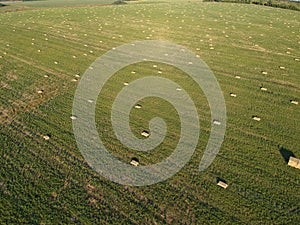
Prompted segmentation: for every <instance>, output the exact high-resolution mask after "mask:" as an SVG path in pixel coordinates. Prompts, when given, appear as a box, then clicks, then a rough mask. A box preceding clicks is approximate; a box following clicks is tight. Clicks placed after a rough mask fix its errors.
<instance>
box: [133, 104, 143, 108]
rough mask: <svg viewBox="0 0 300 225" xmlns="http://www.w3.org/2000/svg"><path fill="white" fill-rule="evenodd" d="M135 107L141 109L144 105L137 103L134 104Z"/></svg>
mask: <svg viewBox="0 0 300 225" xmlns="http://www.w3.org/2000/svg"><path fill="white" fill-rule="evenodd" d="M134 108H136V109H141V108H142V105H140V104H137V105H135V106H134Z"/></svg>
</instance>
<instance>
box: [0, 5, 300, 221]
mask: <svg viewBox="0 0 300 225" xmlns="http://www.w3.org/2000/svg"><path fill="white" fill-rule="evenodd" d="M145 2H146V3H149V4H141V3H139V4H127V5H124V6H101V7H81V8H56V9H45V10H36V11H20V12H12V13H6V14H0V27H1V33H0V43H1V45H0V56H2V57H1V58H0V71H1V90H0V92H1V95H0V111H1V112H2V114H1V130H0V143H1V145H0V146H1V157H0V160H1V165H2V166H1V169H0V187H1V192H0V193H1V194H0V195H1V198H0V199H1V200H0V202H1V203H0V206H1V210H0V218H1V219H0V221H1V223H15V224H16V223H19V224H20V223H45V224H48V223H57V224H60V223H103V224H105V223H107V224H118V223H123V224H128V223H134V224H149V223H155V222H156V223H158V224H163V223H174V224H180V223H181V224H183V223H187V224H218V223H227V224H241V223H247V224H261V223H263V224H296V222H297V221H299V218H300V211H299V210H300V209H299V185H300V179H299V171H298V170H296V169H294V168H290V167H288V166H287V165H286V162H285V161H284V159H283V158H282V156H281V154H280V151H279V150H280V147H284V148H286V149H288V150H290V151H292V152H293V153H294V154H295V155H296V156H297V157H300V149H299V133H300V128H299V126H298V124H299V122H300V117H299V106H297V105H292V104H290V100H297V101H299V100H300V99H299V96H300V93H299V92H300V91H299V90H300V87H299V84H300V82H299V72H300V71H299V63H300V62H299V61H296V60H295V59H297V58H299V57H300V50H299V43H300V37H299V25H300V24H299V23H300V22H299V21H300V18H299V17H300V16H299V13H298V12H293V11H286V10H280V9H273V8H266V7H260V6H255V5H237V4H223V3H218V4H213V3H201V2H197V1H191V2H185V1H176V2H173V3H172V4H170V3H169V2H168V1H165V2H164V3H156V4H154V3H151V2H148V1H145ZM153 2H155V1H153ZM148 39H159V40H167V41H172V42H175V43H178V44H181V45H184V46H186V47H187V48H189V49H190V50H192V51H194V52H195V53H196V54H198V55H200V57H201V58H202V59H203V60H204V61H205V62H206V63H207V64H208V65H209V66H210V68H211V69H212V70H213V72H214V73H215V75H216V77H217V79H218V81H219V83H220V86H221V88H222V90H223V92H224V96H225V100H226V105H227V112H228V127H227V132H226V137H225V140H224V143H223V146H222V149H221V151H220V152H219V154H218V156H217V158H216V160H215V161H214V162H213V164H212V165H211V166H210V167H209V169H208V170H207V171H205V172H202V173H199V172H198V164H199V161H200V159H201V156H202V154H203V152H204V149H205V146H206V144H207V140H208V136H209V130H210V119H211V118H210V112H209V107H208V105H207V102H206V100H205V96H204V95H203V93H202V92H201V91H199V90H198V89H196V88H194V86H195V85H194V84H193V82H192V81H191V80H189V79H188V78H187V75H186V74H184V73H183V72H181V71H179V70H178V69H176V68H173V67H171V66H167V65H164V64H158V63H155V64H156V65H158V67H159V68H160V69H161V70H162V71H163V73H162V74H161V76H164V77H167V78H170V79H172V80H174V81H176V82H178V83H179V84H180V85H181V86H182V87H184V88H185V89H186V90H187V91H188V93H189V94H190V95H191V96H192V97H193V99H195V104H196V106H197V109H198V112H199V117H200V125H201V136H200V139H199V144H198V147H197V149H196V151H195V154H194V156H193V158H192V160H191V162H190V163H188V164H187V165H186V166H185V167H184V168H183V169H182V170H181V171H180V172H179V173H178V174H176V175H175V176H174V177H172V178H170V179H169V180H167V181H165V182H162V183H159V184H156V185H153V186H147V187H140V188H137V187H127V186H121V185H117V184H114V183H112V182H110V181H108V180H106V179H105V178H103V177H101V176H100V175H98V174H97V173H95V172H94V171H93V170H92V169H91V168H90V167H89V166H88V165H87V163H86V162H85V161H84V159H83V157H82V156H81V154H80V151H79V149H78V148H77V146H76V142H75V139H74V136H73V131H72V121H71V119H70V116H71V113H72V101H73V96H74V92H75V89H76V86H77V83H78V81H77V82H74V81H72V80H73V79H80V78H77V77H76V75H80V76H82V75H83V73H84V71H85V70H86V69H87V68H88V67H89V65H90V64H91V63H92V62H93V61H94V60H95V59H96V58H97V57H98V56H100V55H102V54H103V53H105V52H106V51H108V50H110V49H112V48H113V47H117V46H119V45H121V44H125V43H129V42H132V41H135V40H148ZM32 43H33V44H32ZM212 47H213V49H211V48H212ZM38 50H40V52H38ZM74 56H75V57H74ZM54 62H58V64H55V63H54ZM153 64H154V63H152V62H148V63H143V64H138V65H131V66H129V67H126V68H124V69H123V70H121V71H119V72H118V73H117V74H115V76H114V77H113V78H112V79H111V80H110V81H109V82H108V83H107V84H106V87H105V89H104V90H103V92H102V93H101V94H102V95H101V97H100V98H103V99H106V104H105V105H100V104H98V105H97V111H96V112H97V116H96V120H97V125H98V126H97V128H98V131H99V135H100V137H102V138H103V139H104V140H105V144H106V146H108V147H109V148H111V152H112V154H114V155H116V156H117V157H118V158H120V159H121V160H123V161H126V162H129V160H130V158H131V157H132V156H138V157H139V159H140V161H141V164H151V163H154V162H157V161H159V160H161V159H163V158H165V157H166V156H167V155H169V154H170V153H171V152H172V148H173V147H174V145H176V143H177V141H178V137H179V135H180V134H179V133H178V128H179V126H180V124H178V117H177V114H176V113H175V111H174V109H173V108H172V106H171V105H169V104H167V103H166V102H164V101H161V100H158V99H154V98H148V99H145V100H144V101H143V109H142V110H141V111H137V110H132V114H131V119H132V129H133V132H134V133H135V134H137V135H138V134H139V133H140V130H141V129H142V128H144V127H146V126H147V125H148V122H149V119H150V118H152V116H154V115H160V116H162V117H163V118H165V119H166V121H167V122H168V125H169V126H168V128H169V130H168V134H167V137H166V139H165V141H164V143H163V144H162V145H161V146H159V148H157V149H155V150H154V151H153V152H151V153H149V154H137V153H136V152H134V151H130V150H128V149H126V148H124V146H122V145H121V143H119V142H118V141H117V140H116V139H115V136H114V133H113V132H112V128H111V125H110V123H109V118H110V114H109V113H110V109H111V104H112V102H113V99H114V96H116V94H117V93H118V91H119V90H121V88H122V87H123V83H124V82H128V81H130V80H133V79H136V78H139V77H142V76H145V75H148V74H151V75H152V74H154V73H155V74H157V73H156V72H157V70H156V69H155V68H153ZM280 66H284V67H285V69H280V68H279V67H280ZM133 70H134V71H136V74H135V75H132V74H131V71H133ZM262 71H267V72H268V74H267V75H263V74H262ZM44 75H47V76H48V77H44ZM157 75H158V74H157ZM236 75H238V76H240V77H241V79H236V78H235V76H236ZM261 86H264V87H266V88H267V89H268V91H266V92H264V91H261V90H260V87H261ZM39 90H44V92H43V93H42V94H38V93H37V92H38V91H39ZM231 92H232V93H236V94H237V97H236V98H232V97H230V95H229V93H231ZM154 106H155V107H154ZM156 106H159V107H156ZM145 112H146V113H145ZM253 115H257V116H259V117H261V119H262V120H261V121H260V122H256V121H253V120H252V118H251V117H252V116H253ZM46 134H49V135H50V136H51V138H50V140H49V141H45V140H44V139H43V135H46ZM128 152H129V153H128ZM217 177H220V178H222V179H225V180H226V181H227V182H228V184H229V188H228V189H226V190H223V189H221V188H219V187H218V186H216V178H217Z"/></svg>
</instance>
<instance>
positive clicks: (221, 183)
mask: <svg viewBox="0 0 300 225" xmlns="http://www.w3.org/2000/svg"><path fill="white" fill-rule="evenodd" d="M217 185H218V186H220V187H222V188H224V189H226V188H228V184H226V183H225V182H224V181H221V180H219V181H218V183H217Z"/></svg>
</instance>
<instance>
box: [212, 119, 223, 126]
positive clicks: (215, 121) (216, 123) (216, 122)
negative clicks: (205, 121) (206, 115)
mask: <svg viewBox="0 0 300 225" xmlns="http://www.w3.org/2000/svg"><path fill="white" fill-rule="evenodd" d="M213 124H215V125H218V126H219V125H221V122H220V121H219V120H214V121H213Z"/></svg>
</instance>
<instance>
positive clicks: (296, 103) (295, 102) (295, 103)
mask: <svg viewBox="0 0 300 225" xmlns="http://www.w3.org/2000/svg"><path fill="white" fill-rule="evenodd" d="M291 104H294V105H298V104H299V102H297V101H294V100H291Z"/></svg>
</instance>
